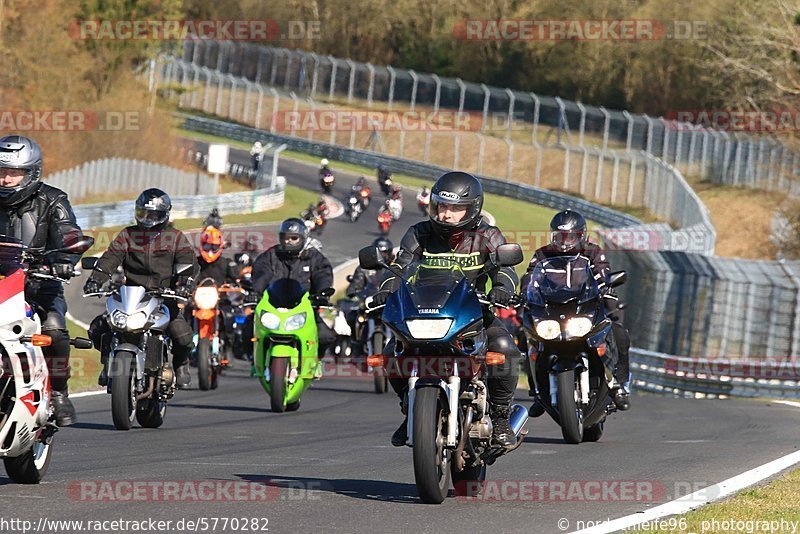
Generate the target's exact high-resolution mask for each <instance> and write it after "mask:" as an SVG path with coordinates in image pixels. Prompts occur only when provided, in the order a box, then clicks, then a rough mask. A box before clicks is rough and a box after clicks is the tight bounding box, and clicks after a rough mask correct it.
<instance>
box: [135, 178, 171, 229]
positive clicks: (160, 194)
mask: <svg viewBox="0 0 800 534" xmlns="http://www.w3.org/2000/svg"><path fill="white" fill-rule="evenodd" d="M171 209H172V200H170V198H169V195H168V194H166V193H165V192H164V191H162V190H161V189H155V188H153V189H147V190H146V191H142V194H141V195H139V198H137V199H136V223H137V224H138V225H139V228H142V229H144V230H151V229H155V228H158V227H161V226H163V225H165V224H166V223H167V221H169V212H170V210H171Z"/></svg>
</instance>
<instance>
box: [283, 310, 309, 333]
mask: <svg viewBox="0 0 800 534" xmlns="http://www.w3.org/2000/svg"><path fill="white" fill-rule="evenodd" d="M305 324H306V314H305V313H298V314H296V315H292V316H291V317H289V318H288V319H286V322H285V323H283V329H284V330H286V331H287V332H288V331H291V330H300V329H301V328H303V326H305Z"/></svg>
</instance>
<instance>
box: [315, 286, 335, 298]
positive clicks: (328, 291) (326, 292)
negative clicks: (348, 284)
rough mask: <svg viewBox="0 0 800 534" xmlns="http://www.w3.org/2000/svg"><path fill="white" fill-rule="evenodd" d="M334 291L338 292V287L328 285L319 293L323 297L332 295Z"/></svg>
mask: <svg viewBox="0 0 800 534" xmlns="http://www.w3.org/2000/svg"><path fill="white" fill-rule="evenodd" d="M334 293H336V289H334V288H332V287H327V288H325V289H323V290H322V291H320V292H319V294H320V295H322V296H323V297H330V296H331V295H333V294H334Z"/></svg>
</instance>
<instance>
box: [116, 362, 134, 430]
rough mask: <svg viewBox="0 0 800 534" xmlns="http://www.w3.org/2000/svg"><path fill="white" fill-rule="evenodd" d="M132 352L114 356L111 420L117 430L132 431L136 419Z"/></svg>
mask: <svg viewBox="0 0 800 534" xmlns="http://www.w3.org/2000/svg"><path fill="white" fill-rule="evenodd" d="M133 358H134V354H133V353H132V352H127V351H120V352H118V353H117V354H115V355H114V359H113V362H112V366H111V367H112V369H111V418H112V419H113V420H114V427H115V428H116V429H117V430H130V429H131V425H133V420H134V418H135V417H136V373H135V372H134V369H133V365H134V364H133Z"/></svg>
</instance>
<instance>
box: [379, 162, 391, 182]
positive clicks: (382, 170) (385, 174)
mask: <svg viewBox="0 0 800 534" xmlns="http://www.w3.org/2000/svg"><path fill="white" fill-rule="evenodd" d="M391 179H392V173H391V172H389V171H388V170H386V166H385V165H383V164H381V165H378V183H379V184H380V185H381V187H383V186H384V185H385V184H386V181H387V180H391Z"/></svg>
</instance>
